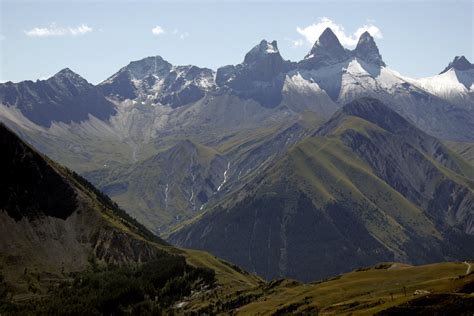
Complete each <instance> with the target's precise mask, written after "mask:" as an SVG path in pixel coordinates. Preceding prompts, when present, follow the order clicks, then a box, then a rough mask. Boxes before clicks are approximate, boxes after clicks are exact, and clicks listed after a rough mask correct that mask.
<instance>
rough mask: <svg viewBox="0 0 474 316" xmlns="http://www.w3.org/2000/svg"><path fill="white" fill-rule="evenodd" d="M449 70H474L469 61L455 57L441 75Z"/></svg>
mask: <svg viewBox="0 0 474 316" xmlns="http://www.w3.org/2000/svg"><path fill="white" fill-rule="evenodd" d="M451 68H453V69H456V70H469V69H474V64H471V63H470V62H469V60H467V58H466V57H464V56H456V57H454V60H453V61H452V62H450V63H449V65H448V67H446V68H444V70H443V71H442V72H441V74H442V73H445V72H446V71H448V70H450V69H451Z"/></svg>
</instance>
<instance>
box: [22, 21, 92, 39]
mask: <svg viewBox="0 0 474 316" xmlns="http://www.w3.org/2000/svg"><path fill="white" fill-rule="evenodd" d="M92 31H93V28H92V27H90V26H88V25H87V24H81V25H79V26H77V27H61V26H58V25H57V24H56V23H51V24H50V25H49V26H48V27H35V28H32V29H31V30H28V31H24V33H25V34H26V35H27V36H30V37H49V36H67V35H71V36H77V35H84V34H86V33H89V32H92Z"/></svg>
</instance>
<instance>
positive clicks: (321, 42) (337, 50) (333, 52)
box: [305, 27, 347, 59]
mask: <svg viewBox="0 0 474 316" xmlns="http://www.w3.org/2000/svg"><path fill="white" fill-rule="evenodd" d="M323 56H324V57H327V56H330V57H332V58H333V59H341V58H344V57H346V56H347V51H346V50H345V49H344V47H342V45H341V43H340V42H339V39H338V38H337V36H336V34H334V32H333V31H332V30H331V28H329V27H328V28H327V29H325V30H324V32H323V33H322V34H321V35H320V36H319V39H318V40H317V41H316V43H314V45H313V47H312V48H311V51H310V52H309V53H308V54H307V55H306V56H305V59H309V58H319V57H323Z"/></svg>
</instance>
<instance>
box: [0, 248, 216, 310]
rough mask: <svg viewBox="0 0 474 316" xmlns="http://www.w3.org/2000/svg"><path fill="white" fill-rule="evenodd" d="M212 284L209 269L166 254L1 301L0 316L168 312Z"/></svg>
mask: <svg viewBox="0 0 474 316" xmlns="http://www.w3.org/2000/svg"><path fill="white" fill-rule="evenodd" d="M214 283H215V272H214V271H213V270H210V269H206V268H198V267H193V266H190V265H188V264H186V261H185V259H184V257H182V256H173V255H168V256H163V257H160V258H159V259H156V260H154V261H151V262H148V263H144V264H140V265H135V266H132V265H127V266H107V267H97V266H95V267H94V268H93V269H90V270H89V271H85V272H80V273H77V274H75V275H74V277H73V280H72V281H70V282H64V283H62V284H61V285H60V286H58V287H56V288H52V289H51V290H50V293H48V295H46V296H45V297H43V298H41V299H35V300H30V301H28V302H17V303H13V302H9V301H8V300H5V297H4V298H3V300H2V298H1V297H0V300H2V303H1V304H0V305H1V306H0V314H7V315H10V314H19V315H25V314H40V315H43V314H44V315H161V314H163V313H166V314H168V313H170V311H171V310H172V306H173V304H174V303H176V302H177V301H179V300H182V299H183V298H185V297H186V296H189V295H190V294H191V291H192V290H199V289H201V288H203V287H212V286H213V285H214ZM0 290H1V289H0ZM0 292H1V291H0Z"/></svg>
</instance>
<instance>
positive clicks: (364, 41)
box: [353, 31, 385, 66]
mask: <svg viewBox="0 0 474 316" xmlns="http://www.w3.org/2000/svg"><path fill="white" fill-rule="evenodd" d="M353 54H354V56H355V57H357V58H359V59H361V60H363V61H365V62H367V63H370V64H375V65H377V66H385V63H384V61H383V60H382V56H381V55H380V53H379V49H378V47H377V45H376V44H375V41H374V38H373V37H372V36H371V35H370V33H369V32H367V31H366V32H364V33H362V35H361V36H360V37H359V42H358V43H357V46H356V48H355V49H354V51H353Z"/></svg>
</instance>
